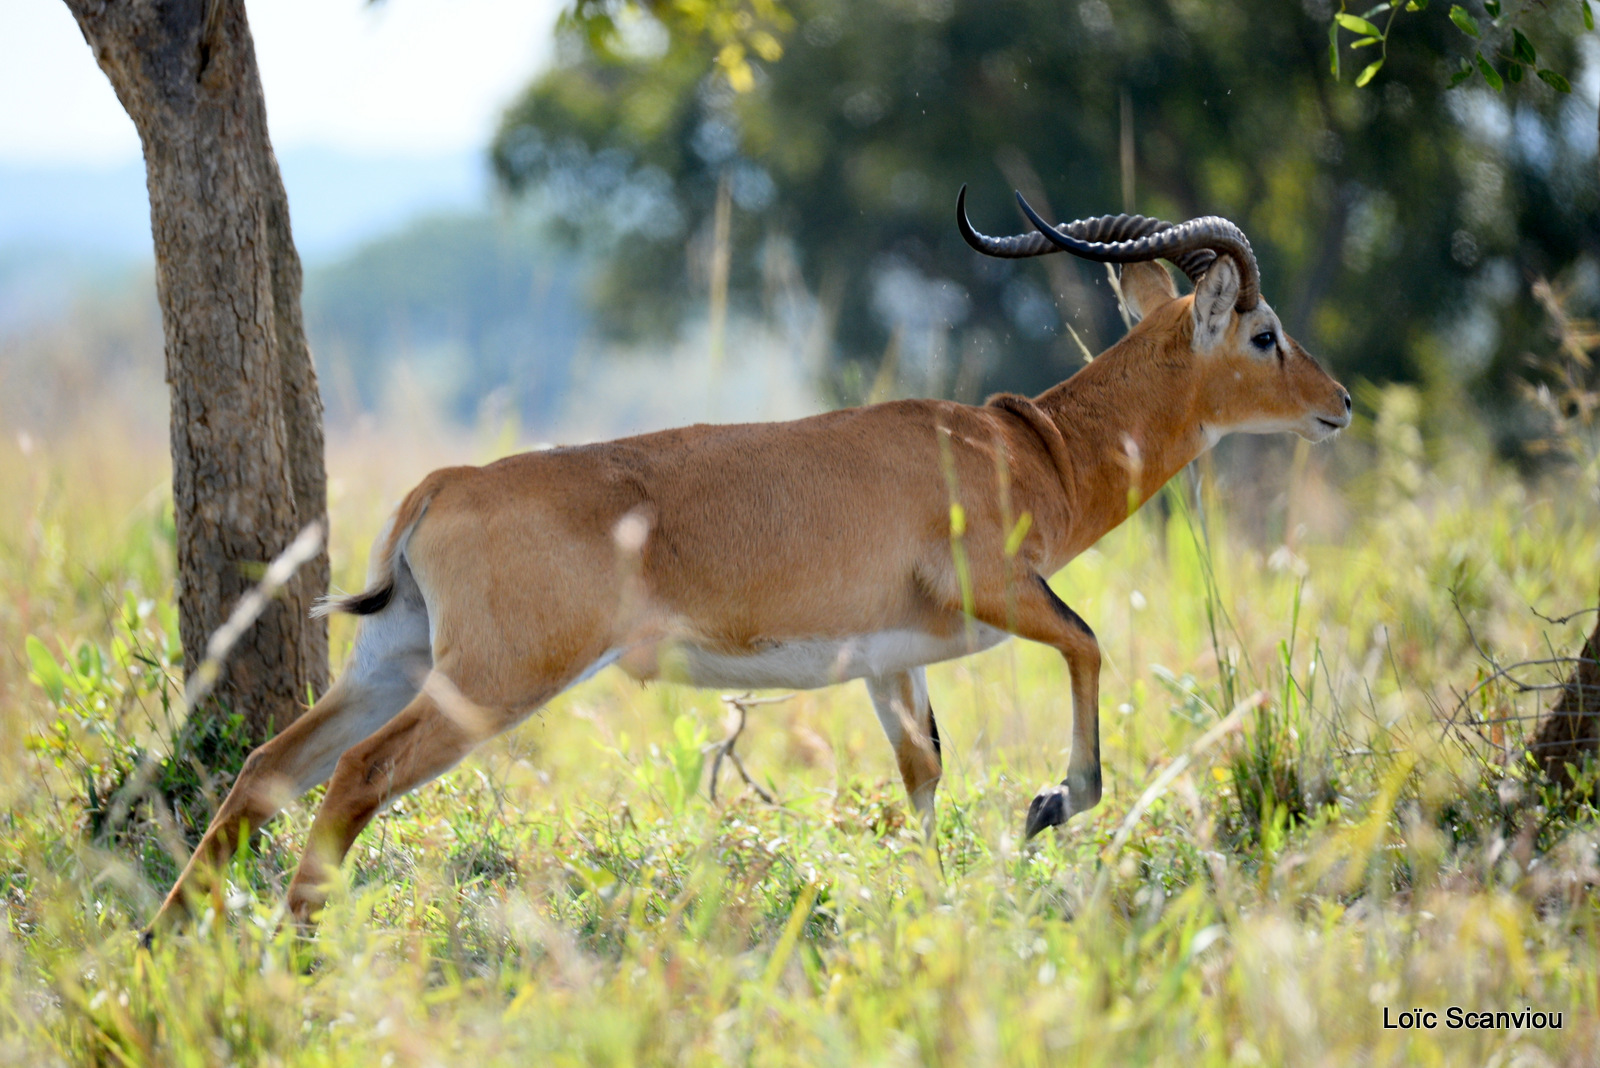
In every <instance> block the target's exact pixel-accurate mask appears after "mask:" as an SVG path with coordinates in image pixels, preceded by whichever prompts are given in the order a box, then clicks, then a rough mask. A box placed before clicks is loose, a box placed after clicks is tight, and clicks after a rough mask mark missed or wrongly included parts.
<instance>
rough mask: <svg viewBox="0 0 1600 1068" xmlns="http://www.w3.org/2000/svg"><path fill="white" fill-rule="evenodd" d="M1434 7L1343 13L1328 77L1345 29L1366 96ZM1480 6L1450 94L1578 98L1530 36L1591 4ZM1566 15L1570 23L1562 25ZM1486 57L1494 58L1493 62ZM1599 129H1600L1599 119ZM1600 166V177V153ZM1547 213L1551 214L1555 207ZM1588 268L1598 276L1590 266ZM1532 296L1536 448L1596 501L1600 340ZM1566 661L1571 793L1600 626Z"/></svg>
mask: <svg viewBox="0 0 1600 1068" xmlns="http://www.w3.org/2000/svg"><path fill="white" fill-rule="evenodd" d="M1427 6H1428V4H1427V0H1409V2H1407V3H1406V4H1404V6H1402V5H1401V4H1398V3H1396V4H1388V3H1380V4H1378V5H1377V6H1376V7H1374V8H1372V9H1371V10H1369V11H1367V12H1366V13H1365V14H1364V15H1362V16H1355V15H1351V14H1348V13H1346V12H1344V11H1343V10H1342V7H1341V10H1340V12H1339V13H1338V14H1336V15H1334V17H1333V19H1334V21H1333V23H1332V24H1331V25H1330V26H1329V30H1328V41H1329V60H1330V69H1331V70H1332V72H1333V75H1334V77H1335V78H1337V77H1338V76H1339V71H1340V66H1341V64H1340V55H1341V48H1340V44H1341V41H1340V33H1339V31H1340V30H1341V29H1343V30H1345V31H1348V34H1349V35H1350V36H1353V38H1354V41H1353V42H1351V43H1350V45H1349V47H1350V49H1351V51H1352V52H1353V51H1355V50H1356V49H1360V48H1372V47H1378V48H1380V49H1381V51H1380V54H1379V56H1378V58H1376V59H1373V60H1371V61H1370V62H1368V63H1367V64H1366V66H1364V67H1363V68H1362V70H1361V73H1360V74H1358V75H1357V76H1356V79H1355V85H1356V88H1358V89H1359V88H1361V87H1363V86H1366V85H1368V84H1369V83H1371V82H1372V81H1373V79H1374V77H1376V75H1377V74H1378V72H1379V71H1380V70H1382V69H1383V67H1384V65H1385V60H1386V59H1387V56H1388V50H1389V43H1390V39H1391V36H1392V34H1393V28H1394V24H1395V21H1396V20H1397V19H1398V18H1399V16H1400V15H1401V13H1402V12H1405V13H1416V12H1420V11H1424V10H1426V9H1427ZM1482 7H1483V11H1482V13H1483V15H1485V16H1487V20H1488V21H1487V23H1486V24H1485V23H1480V21H1479V19H1478V18H1477V17H1476V16H1475V15H1474V14H1473V12H1471V11H1468V10H1467V9H1466V8H1464V7H1462V6H1461V5H1460V4H1452V5H1451V7H1450V11H1449V15H1448V17H1449V20H1450V22H1451V24H1452V25H1454V26H1455V27H1456V29H1457V30H1458V31H1460V33H1461V34H1462V36H1463V37H1465V38H1466V39H1467V41H1468V44H1467V49H1468V50H1470V51H1471V53H1472V55H1471V57H1470V58H1469V57H1468V56H1466V55H1465V54H1463V55H1460V56H1459V57H1458V58H1457V60H1456V62H1457V69H1456V72H1455V73H1454V74H1453V75H1451V78H1450V84H1451V85H1452V86H1455V85H1461V84H1463V83H1466V82H1470V81H1475V80H1477V79H1479V78H1481V79H1482V80H1483V83H1484V84H1485V85H1487V86H1488V87H1489V88H1490V89H1492V90H1493V91H1494V92H1496V93H1500V92H1503V91H1505V90H1506V89H1507V88H1508V85H1509V86H1511V87H1514V86H1516V85H1518V84H1519V83H1522V82H1523V81H1525V80H1526V81H1527V82H1529V83H1530V84H1531V83H1532V81H1533V79H1534V78H1535V77H1537V78H1538V79H1539V81H1541V82H1543V83H1545V84H1546V85H1548V86H1549V87H1550V88H1552V89H1554V90H1555V91H1557V92H1559V93H1569V92H1571V84H1570V82H1569V81H1568V79H1567V77H1566V76H1565V75H1564V74H1562V73H1561V72H1560V71H1557V70H1553V69H1550V68H1548V67H1545V66H1544V65H1543V63H1542V62H1541V61H1540V57H1539V50H1538V48H1537V46H1535V44H1534V43H1533V39H1532V37H1531V36H1530V34H1533V33H1535V32H1537V31H1536V24H1537V23H1540V22H1541V21H1542V22H1543V25H1540V26H1538V29H1543V30H1551V31H1553V32H1554V33H1555V34H1557V35H1559V34H1560V33H1562V32H1565V33H1567V34H1568V35H1575V34H1576V32H1577V31H1578V29H1579V26H1580V24H1581V27H1582V29H1584V30H1589V31H1592V30H1593V29H1594V28H1595V20H1594V11H1593V8H1592V7H1591V5H1590V0H1577V3H1576V4H1575V5H1568V6H1566V9H1565V11H1564V12H1558V11H1552V10H1550V9H1548V8H1547V7H1546V5H1542V4H1540V5H1534V4H1524V5H1513V6H1512V7H1511V8H1510V9H1507V8H1506V7H1505V6H1504V5H1503V4H1502V3H1500V0H1485V2H1484V3H1483V5H1482ZM1560 14H1564V15H1565V18H1564V19H1560V18H1559V15H1560ZM1539 16H1557V21H1556V22H1555V25H1554V26H1552V25H1550V22H1551V21H1552V20H1551V19H1550V18H1548V17H1547V18H1545V19H1543V20H1541V19H1540V18H1539ZM1372 18H1378V19H1379V22H1376V23H1375V22H1371V21H1368V20H1369V19H1372ZM1455 43H1456V45H1457V46H1458V47H1459V46H1461V44H1462V42H1461V41H1460V40H1459V39H1458V40H1457V41H1456V42H1455ZM1480 43H1481V46H1480ZM1485 49H1487V51H1488V53H1489V54H1488V55H1487V56H1485V54H1484V52H1485ZM1596 122H1597V124H1600V114H1597V117H1596ZM1597 144H1600V131H1597ZM1595 164H1596V167H1597V171H1600V153H1597V157H1596V160H1595ZM1540 207H1541V208H1542V209H1545V210H1548V206H1547V205H1541V206H1540ZM1591 238H1592V234H1591ZM1589 265H1590V267H1591V269H1592V267H1593V260H1592V259H1591V260H1590V261H1589ZM1531 292H1532V294H1533V296H1534V297H1535V299H1536V300H1537V301H1538V303H1539V304H1540V305H1541V306H1542V308H1543V310H1544V311H1545V312H1546V313H1547V314H1548V316H1549V318H1550V320H1551V322H1552V324H1553V326H1554V331H1553V333H1554V334H1555V338H1556V342H1557V349H1558V355H1557V356H1556V357H1555V358H1551V359H1534V360H1531V361H1530V363H1531V364H1532V366H1533V369H1534V370H1535V372H1537V373H1540V375H1541V377H1543V378H1544V379H1545V380H1544V381H1543V382H1541V383H1540V384H1539V386H1538V387H1537V388H1536V389H1528V390H1525V392H1526V393H1527V394H1528V395H1529V396H1530V397H1531V399H1532V400H1533V401H1534V405H1533V406H1534V407H1535V408H1536V409H1540V410H1542V411H1543V412H1544V414H1545V415H1546V416H1547V418H1548V422H1549V426H1550V429H1551V434H1550V437H1549V438H1548V439H1536V440H1535V442H1534V444H1535V445H1537V446H1540V451H1546V452H1555V453H1558V454H1566V455H1567V456H1569V457H1570V458H1571V459H1573V460H1576V461H1578V471H1579V476H1580V478H1581V479H1582V481H1583V482H1584V483H1585V485H1586V486H1587V487H1588V488H1589V490H1590V492H1591V493H1593V492H1594V475H1595V471H1596V468H1597V465H1600V452H1597V451H1596V450H1595V448H1594V444H1593V443H1594V440H1595V431H1596V428H1597V425H1600V419H1597V418H1596V413H1597V411H1600V390H1597V388H1596V385H1595V383H1594V382H1593V378H1594V369H1595V366H1596V361H1595V358H1594V355H1595V352H1596V351H1600V333H1596V331H1595V327H1594V324H1592V323H1584V322H1582V321H1579V320H1575V319H1573V317H1572V316H1571V314H1570V313H1569V311H1568V303H1569V301H1570V299H1571V297H1572V293H1571V291H1570V289H1568V291H1567V292H1565V293H1559V292H1558V291H1557V290H1556V289H1555V288H1553V287H1552V286H1551V285H1550V284H1549V282H1547V281H1545V280H1544V279H1543V278H1542V277H1541V278H1539V280H1537V281H1535V282H1534V284H1533V285H1532V287H1531ZM1552 386H1553V387H1554V388H1552ZM1585 460H1586V461H1587V462H1585ZM1596 611H1600V609H1596ZM1580 614H1581V613H1580ZM1568 662H1570V663H1571V664H1572V671H1571V673H1570V674H1569V675H1568V676H1567V681H1566V682H1565V684H1563V686H1562V687H1561V689H1560V694H1559V696H1558V697H1557V699H1556V701H1555V703H1554V704H1552V705H1551V707H1550V708H1549V709H1548V710H1547V711H1546V712H1545V714H1544V716H1543V717H1542V719H1541V720H1540V722H1539V724H1538V726H1537V728H1536V729H1535V731H1534V736H1533V739H1532V741H1531V742H1530V744H1529V746H1528V756H1529V758H1530V759H1531V760H1532V761H1533V763H1534V764H1535V766H1536V767H1538V769H1539V771H1540V773H1541V774H1543V776H1544V777H1545V779H1546V780H1547V781H1548V782H1550V783H1552V784H1554V785H1555V786H1558V787H1561V788H1563V789H1567V790H1573V789H1575V788H1577V787H1579V786H1580V784H1581V782H1582V780H1581V779H1579V778H1578V777H1577V776H1575V775H1574V772H1575V771H1577V770H1578V769H1580V768H1582V767H1583V766H1584V765H1585V763H1586V762H1590V761H1592V760H1593V759H1594V758H1595V756H1596V755H1597V754H1600V622H1597V623H1596V624H1595V628H1594V630H1593V632H1592V633H1591V634H1590V635H1589V640H1588V641H1586V642H1585V643H1584V645H1583V648H1582V649H1580V650H1579V652H1578V654H1577V655H1576V656H1574V657H1571V658H1569V660H1568ZM1583 794H1584V797H1585V799H1586V800H1588V801H1589V802H1590V803H1593V800H1594V796H1593V783H1592V780H1591V781H1590V782H1589V784H1588V785H1587V786H1585V787H1584V790H1583Z"/></svg>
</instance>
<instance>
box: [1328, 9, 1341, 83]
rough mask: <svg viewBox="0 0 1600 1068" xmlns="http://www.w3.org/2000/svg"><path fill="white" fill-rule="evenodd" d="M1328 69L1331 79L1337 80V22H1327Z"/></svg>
mask: <svg viewBox="0 0 1600 1068" xmlns="http://www.w3.org/2000/svg"><path fill="white" fill-rule="evenodd" d="M1328 69H1329V70H1330V71H1332V72H1333V80H1334V81H1338V80H1339V24H1338V23H1337V22H1330V23H1328Z"/></svg>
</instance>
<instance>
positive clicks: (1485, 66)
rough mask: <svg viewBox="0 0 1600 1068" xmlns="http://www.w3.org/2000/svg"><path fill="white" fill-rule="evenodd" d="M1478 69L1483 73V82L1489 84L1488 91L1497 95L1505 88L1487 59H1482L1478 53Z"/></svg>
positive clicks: (1481, 55) (1497, 72)
mask: <svg viewBox="0 0 1600 1068" xmlns="http://www.w3.org/2000/svg"><path fill="white" fill-rule="evenodd" d="M1478 69H1479V70H1480V71H1482V72H1483V80H1484V81H1486V82H1488V83H1489V88H1490V89H1493V90H1494V91H1495V92H1497V93H1498V92H1499V91H1500V90H1502V89H1504V88H1505V87H1506V83H1505V82H1504V81H1502V80H1501V78H1500V72H1499V71H1497V70H1495V69H1494V67H1493V66H1491V65H1490V63H1489V61H1488V60H1487V59H1484V58H1483V53H1482V52H1479V53H1478Z"/></svg>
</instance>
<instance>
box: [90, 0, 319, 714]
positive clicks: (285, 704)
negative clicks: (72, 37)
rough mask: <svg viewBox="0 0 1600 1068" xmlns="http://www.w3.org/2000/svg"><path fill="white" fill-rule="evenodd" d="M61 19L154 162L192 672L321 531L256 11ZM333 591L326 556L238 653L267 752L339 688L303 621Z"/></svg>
mask: <svg viewBox="0 0 1600 1068" xmlns="http://www.w3.org/2000/svg"><path fill="white" fill-rule="evenodd" d="M66 3H67V7H68V8H70V9H71V11H72V14H73V17H74V18H76V19H77V22H78V26H79V28H80V29H81V30H82V31H83V36H84V39H85V40H87V41H88V42H89V46H90V48H92V49H93V50H94V55H95V59H96V61H97V62H98V63H99V64H100V69H101V70H103V71H104V72H105V74H106V76H107V77H108V78H109V79H110V80H111V85H112V87H113V88H114V89H115V90H116V93H117V97H118V99H119V100H121V102H122V106H123V107H124V108H125V109H127V112H128V115H129V116H130V117H131V118H132V119H133V122H134V125H135V126H136V127H137V128H138V131H139V140H140V142H141V144H142V145H143V148H144V158H145V167H146V173H147V182H148V185H149V190H150V229H151V233H152V235H153V237H154V240H155V259H156V288H157V292H158V295H159V298H160V303H161V319H162V327H163V331H164V333H165V339H166V362H167V368H166V376H167V383H168V385H169V387H170V392H171V398H172V495H173V504H174V509H175V512H176V521H177V540H178V614H179V626H180V630H181V633H182V638H183V651H184V658H185V663H186V664H187V665H188V668H189V670H191V671H192V670H194V668H195V667H196V665H198V664H200V663H201V661H202V660H203V658H204V655H205V648H206V640H207V639H208V637H209V636H210V635H211V633H212V632H213V631H214V630H215V629H216V628H217V627H218V626H220V625H221V624H222V622H223V621H224V620H225V619H226V618H227V616H228V613H229V612H230V611H231V610H232V608H233V607H234V605H235V603H236V602H237V601H238V599H239V597H240V596H241V594H242V593H244V591H246V590H247V589H249V588H250V587H251V585H252V584H253V581H254V578H255V577H257V573H258V572H259V570H260V566H261V565H262V564H264V563H266V562H267V561H270V560H272V559H273V558H274V557H275V556H277V555H278V554H279V553H280V552H282V551H283V549H284V548H285V547H286V546H288V544H289V543H290V542H291V541H292V540H294V538H295V536H296V535H297V534H298V533H299V532H300V531H301V530H302V529H303V528H304V527H305V526H306V524H308V523H312V522H326V513H327V489H326V475H325V472H324V468H323V449H322V400H321V397H320V395H319V393H318V391H317V378H316V371H315V370H314V369H313V367H312V363H311V353H310V350H309V349H308V348H307V346H306V340H305V333H304V329H303V324H302V321H301V313H300V282H301V276H300V258H299V256H298V254H297V253H296V252H295V247H294V241H293V238H292V237H291V235H290V231H289V203H288V197H287V196H286V194H285V193H284V188H283V179H282V177H281V176H280V174H279V172H278V162H277V159H276V157H275V156H274V155H273V153H272V145H271V142H270V141H269V140H268V137H267V114H266V105H265V101H264V99H263V96H262V92H261V77H260V73H259V71H258V70H257V67H256V57H255V45H254V42H253V41H252V39H251V36H250V27H249V24H248V22H247V21H246V19H245V11H244V3H243V0H113V2H107V0H66ZM327 583H328V558H327V555H326V553H325V552H324V553H320V554H319V555H318V557H317V558H316V559H315V560H314V561H312V562H311V563H309V564H308V565H306V566H305V567H303V568H301V570H300V572H299V574H297V575H296V576H295V578H294V580H293V581H292V582H291V583H290V584H289V586H288V587H287V589H286V590H285V592H284V595H283V596H282V597H281V598H280V599H279V600H278V601H276V602H275V603H274V604H273V605H272V606H270V607H269V608H268V609H267V611H266V612H265V613H264V614H263V615H262V617H261V619H260V620H259V622H257V623H256V625H255V626H254V627H252V628H251V629H250V630H249V631H248V632H247V633H246V634H245V635H244V637H243V638H242V639H241V640H240V641H239V642H238V644H237V645H235V646H234V648H233V651H232V653H231V655H230V656H229V658H228V662H227V666H226V668H225V672H224V675H223V677H222V678H221V679H219V680H218V684H217V686H216V688H215V689H214V690H213V691H212V692H213V695H214V700H215V701H216V702H218V703H219V704H220V705H221V706H222V707H223V708H227V709H231V710H232V711H234V712H238V713H241V714H242V715H243V716H244V720H245V724H246V728H247V730H248V731H249V733H250V735H251V736H252V737H253V738H254V739H256V740H264V739H266V738H267V737H270V736H271V735H272V733H273V732H274V731H275V730H278V729H281V728H282V727H284V726H285V725H286V724H288V723H289V722H290V721H291V720H293V719H294V718H295V717H296V716H298V715H299V714H300V711H301V710H302V703H303V702H304V701H305V699H306V696H307V693H308V691H311V692H315V693H320V692H321V691H322V690H323V689H324V688H325V686H326V684H327V674H328V637H327V628H326V626H325V625H324V624H323V623H322V622H321V621H313V620H312V619H311V618H310V617H309V614H308V610H309V608H310V606H311V602H312V599H313V598H314V597H316V596H317V595H318V594H320V593H322V592H323V591H324V590H326V589H327Z"/></svg>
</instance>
